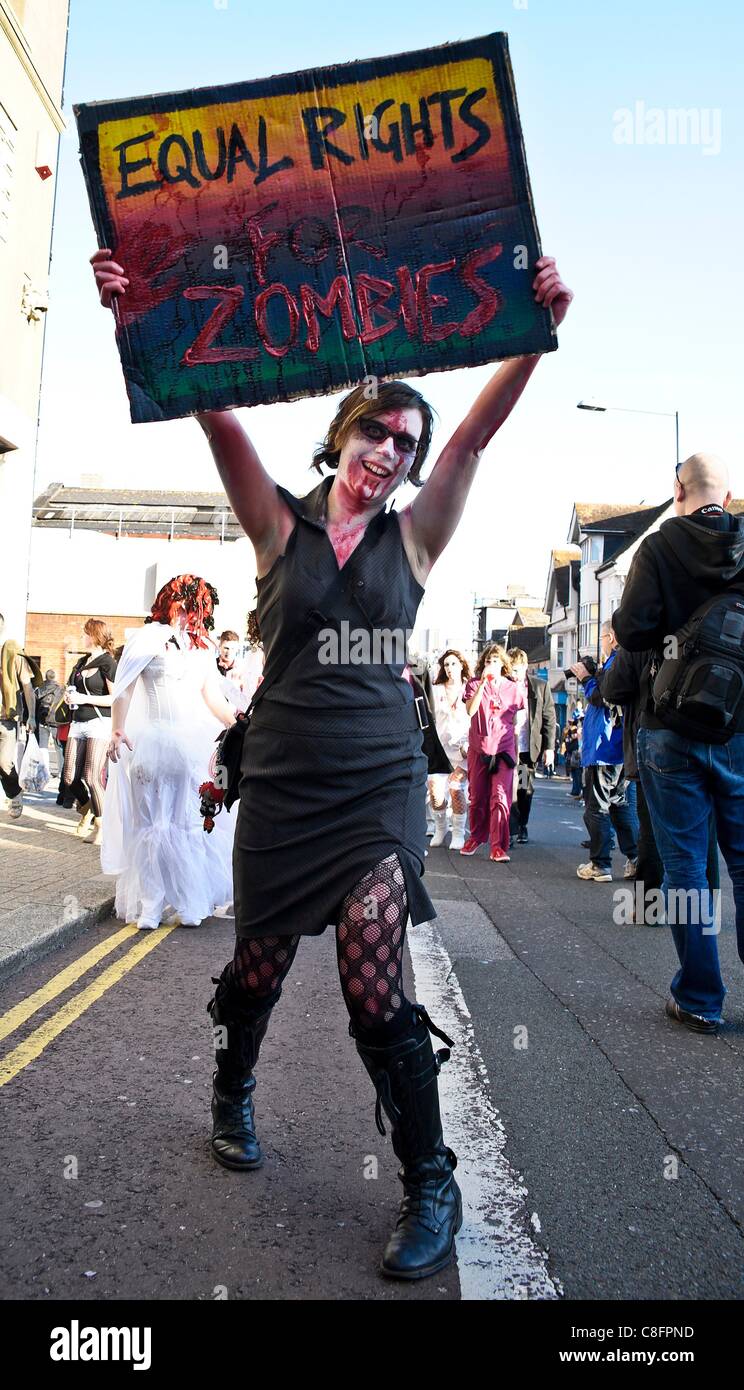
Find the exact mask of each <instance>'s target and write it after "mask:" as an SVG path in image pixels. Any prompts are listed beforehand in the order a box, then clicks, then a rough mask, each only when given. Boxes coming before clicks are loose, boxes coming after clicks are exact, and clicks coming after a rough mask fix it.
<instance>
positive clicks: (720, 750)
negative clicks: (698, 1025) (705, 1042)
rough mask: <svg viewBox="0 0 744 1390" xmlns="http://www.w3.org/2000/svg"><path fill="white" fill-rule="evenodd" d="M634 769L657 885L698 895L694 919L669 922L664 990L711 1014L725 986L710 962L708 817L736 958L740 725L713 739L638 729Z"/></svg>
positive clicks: (741, 888)
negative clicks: (728, 896)
mask: <svg viewBox="0 0 744 1390" xmlns="http://www.w3.org/2000/svg"><path fill="white" fill-rule="evenodd" d="M638 769H639V772H640V776H641V783H642V785H643V790H644V793H645V796H646V801H647V802H648V808H649V811H650V812H651V820H652V822H653V827H654V835H655V837H656V843H657V845H658V848H659V854H660V855H661V858H662V860H663V862H664V884H663V888H664V892H665V893H667V892H668V890H669V889H670V888H679V889H684V890H687V891H688V902H690V900H691V896H692V895H691V894H689V890H693V892H694V893H695V895H696V897H697V899H698V903H699V908H698V913H697V916H698V921H697V923H696V922H695V921H694V920H693V921H689V922H679V921H677V922H672V923H670V925H671V928H672V936H673V937H674V944H675V946H676V948H677V955H678V956H679V962H680V968H679V970H678V971H677V974H676V975H675V976H674V979H673V980H672V994H673V996H674V998H675V999H676V1000H677V1003H678V1004H679V1006H680V1008H682V1009H686V1010H687V1011H688V1012H689V1013H693V1014H699V1015H700V1016H701V1017H702V1018H707V1019H714V1020H717V1019H719V1018H720V1016H721V1007H722V1005H723V998H724V995H725V993H726V990H725V988H724V984H723V980H722V979H721V970H720V966H719V963H718V942H717V941H716V935H717V930H718V928H717V926H716V925H715V923H714V925H711V918H712V916H713V912H712V905H711V903H710V899H709V894H708V879H707V876H706V865H707V860H708V820H709V816H710V814H711V811H712V812H714V813H715V818H716V826H717V828H718V842H719V845H720V848H721V853H722V854H723V857H724V859H725V861H726V865H727V868H728V871H729V873H730V875H731V882H732V884H733V889H734V902H735V904H736V935H737V945H738V950H739V956H740V957H741V959H742V960H744V733H742V734H734V736H733V738H731V739H730V740H729V742H728V743H722V744H715V743H691V742H690V741H689V740H688V739H684V738H681V737H680V736H679V734H674V733H672V732H671V731H669V730H667V729H640V730H639V731H638ZM698 895H699V896H698ZM673 915H674V914H673Z"/></svg>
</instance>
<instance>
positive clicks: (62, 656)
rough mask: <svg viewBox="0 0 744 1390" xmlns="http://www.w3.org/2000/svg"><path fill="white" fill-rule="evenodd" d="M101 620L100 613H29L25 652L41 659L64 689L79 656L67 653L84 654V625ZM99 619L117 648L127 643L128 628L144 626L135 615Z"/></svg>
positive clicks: (43, 667) (42, 665) (141, 619)
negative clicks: (105, 625)
mask: <svg viewBox="0 0 744 1390" xmlns="http://www.w3.org/2000/svg"><path fill="white" fill-rule="evenodd" d="M98 616H99V614H97V613H29V614H28V617H27V620H26V645H25V650H26V651H27V652H28V654H29V656H36V657H38V658H39V662H40V665H41V669H42V671H46V670H47V669H48V668H49V667H52V669H53V670H55V671H56V672H57V680H58V681H59V682H60V684H61V685H64V683H65V680H66V679H67V677H68V676H69V674H70V671H71V670H72V667H73V666H74V664H75V662H76V660H77V656H68V655H67V651H68V649H70V650H72V651H74V652H82V651H83V642H82V628H83V624H84V623H87V621H88V619H89V618H97V617H98ZM100 616H101V617H102V618H103V619H104V621H105V622H107V623H108V625H109V627H110V628H111V630H112V632H113V634H114V646H115V647H119V646H121V644H122V643H123V642H124V635H125V631H126V629H127V628H132V627H141V626H142V624H143V622H144V618H143V616H142V614H141V613H135V614H133V616H132V617H129V618H127V617H124V618H121V617H119V618H107V617H106V616H105V614H100Z"/></svg>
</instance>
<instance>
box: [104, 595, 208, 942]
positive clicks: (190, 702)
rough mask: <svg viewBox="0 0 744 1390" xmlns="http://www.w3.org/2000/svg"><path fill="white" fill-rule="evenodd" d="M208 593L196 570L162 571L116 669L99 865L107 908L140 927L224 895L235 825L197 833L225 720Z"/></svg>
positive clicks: (204, 913) (196, 914)
mask: <svg viewBox="0 0 744 1390" xmlns="http://www.w3.org/2000/svg"><path fill="white" fill-rule="evenodd" d="M216 602H217V595H216V593H215V591H214V589H213V588H212V586H211V585H209V584H207V583H206V582H205V581H204V580H203V579H199V578H197V577H195V576H194V575H190V574H186V575H179V576H178V577H177V578H176V579H172V580H170V582H169V583H168V584H166V585H164V587H163V588H162V589H161V590H160V593H159V594H158V596H157V598H156V600H155V603H154V604H153V607H152V618H151V619H148V620H147V622H146V625H145V627H144V628H142V629H141V631H139V632H136V633H134V635H133V636H132V637H130V639H129V640H128V642H127V643H126V645H125V647H124V650H123V652H122V655H121V660H120V662H119V665H118V668H117V672H116V682H115V685H114V702H113V708H112V734H111V742H110V744H109V749H108V756H109V764H108V782H107V787H106V797H105V802H104V811H103V844H102V848H101V867H102V869H103V872H104V873H107V874H116V875H117V884H116V915H117V917H120V918H122V919H123V920H125V921H127V922H135V921H136V923H137V925H138V926H139V927H142V928H149V929H154V928H155V927H158V926H160V924H161V922H164V921H165V922H173V921H176V922H178V923H179V924H180V925H182V926H197V925H198V924H199V923H200V922H202V921H203V920H204V919H205V918H206V917H211V916H212V915H213V914H214V912H215V909H216V908H217V907H223V908H224V905H225V904H228V903H230V902H231V901H232V842H233V832H234V825H233V823H232V821H231V817H230V816H229V815H224V816H220V817H218V819H217V822H216V825H215V830H214V832H213V833H212V834H210V835H207V834H205V832H204V828H203V822H202V817H201V813H200V806H199V786H200V784H201V783H202V782H204V781H206V780H207V778H208V777H209V762H210V757H211V756H212V754H213V752H214V745H215V739H216V737H217V735H218V734H219V732H220V731H221V729H222V728H227V727H229V726H230V725H231V724H233V723H234V722H235V715H234V713H233V711H232V709H231V708H230V706H229V704H228V703H227V701H226V700H225V699H224V697H223V696H222V694H221V693H220V690H219V685H218V678H217V672H216V668H215V660H214V650H213V647H212V646H211V644H210V642H209V641H208V639H207V630H208V629H209V628H210V627H212V626H213V625H214V618H213V617H212V612H213V609H214V606H215V604H216Z"/></svg>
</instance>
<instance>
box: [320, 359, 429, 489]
mask: <svg viewBox="0 0 744 1390" xmlns="http://www.w3.org/2000/svg"><path fill="white" fill-rule="evenodd" d="M367 390H368V388H367V387H366V386H363V385H362V386H355V387H354V390H353V391H350V392H349V394H348V396H344V398H343V400H342V402H341V404H340V406H339V407H338V410H337V411H336V414H335V415H334V417H333V419H332V420H331V423H330V425H329V427H328V433H327V434H326V437H325V439H324V440H323V443H322V444H321V445H320V447H319V448H317V449H316V450H315V453H314V454H313V461H312V463H311V465H310V467H311V468H315V469H317V471H318V473H320V472H322V469H323V465H324V464H325V465H326V467H327V468H338V460H339V455H340V453H341V450H342V449H343V447H344V444H345V443H346V441H347V439H348V438H349V435H350V434H351V432H352V430H353V428H354V425H355V424H356V422H357V420H360V419H362V417H363V416H365V415H368V416H376V415H379V413H380V411H385V410H420V411H421V418H422V422H423V427H422V430H421V437H420V439H419V443H418V449H417V450H416V457H415V458H414V460H413V464H412V467H411V470H410V472H409V473H408V475H407V478H406V482H408V483H413V485H414V487H422V485H423V479H422V478H421V469H422V468H423V466H424V462H425V460H426V455H427V454H428V452H429V445H430V444H431V436H432V433H433V430H434V413H433V411H432V408H431V406H430V405H429V403H428V401H425V400H424V398H423V396H422V395H421V392H420V391H416V390H414V388H413V387H412V386H407V385H406V383H405V381H386V382H383V383H382V384H381V385H379V386H378V387H377V394H376V396H375V397H374V398H373V399H370V398H369V396H368V395H367Z"/></svg>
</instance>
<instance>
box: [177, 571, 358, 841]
mask: <svg viewBox="0 0 744 1390" xmlns="http://www.w3.org/2000/svg"><path fill="white" fill-rule="evenodd" d="M347 570H349V566H348V565H347V566H344V568H343V569H340V570H339V571H338V574H336V575H335V576H334V579H333V583H332V584H331V585H330V586H329V588H328V589H326V592H325V594H324V595H323V597H322V599H321V601H320V604H319V606H318V607H317V608H313V609H312V610H311V611H310V612H309V613H308V614H307V615H306V618H305V621H304V622H303V623H302V624H300V626H299V627H298V628H296V629H295V631H294V634H293V635H292V637H291V639H290V640H289V641H288V642H286V643H285V645H284V646H283V647H282V648H281V649H279V650H277V651H276V652H275V654H274V656H273V659H272V660H271V661H270V662H269V666H268V667H267V669H266V672H265V674H264V677H263V680H262V681H261V684H260V685H259V686H258V688H257V689H256V691H255V692H254V695H253V699H252V700H251V702H250V704H249V706H248V708H247V709H246V710H244V711H241V712H240V713H239V714H238V715H237V716H236V719H235V723H234V724H231V725H230V727H229V729H225V730H224V731H223V733H221V734H220V735H219V737H218V739H217V748H216V752H215V754H214V755H213V758H212V763H213V766H214V777H213V780H212V781H209V782H203V783H202V785H201V786H200V788H199V796H200V798H201V814H202V818H203V820H204V829H205V830H206V831H207V833H209V832H210V831H211V830H212V829H213V828H214V818H215V816H216V815H218V814H219V812H220V811H221V810H222V809H223V807H224V808H225V809H226V810H228V811H229V810H230V807H231V806H233V805H234V803H235V802H236V801H237V799H238V795H239V791H240V765H241V762H242V759H243V740H244V738H245V736H246V733H247V731H248V726H249V724H250V722H251V716H252V714H253V711H254V710H255V708H256V705H257V704H258V703H259V701H260V700H262V699H263V697H264V695H265V694H266V691H267V690H268V689H269V688H270V687H271V686H272V685H273V684H274V683H275V681H276V680H278V678H279V676H280V675H283V674H284V672H285V671H286V670H287V668H288V667H289V666H290V665H291V663H292V662H293V661H294V659H295V657H296V656H299V654H300V652H301V651H303V650H304V648H305V647H306V646H307V644H308V642H309V641H310V639H311V638H312V637H313V636H314V635H315V632H316V630H317V627H318V624H321V625H328V624H329V623H330V622H331V619H330V618H328V617H327V616H326V615H325V613H323V612H322V609H323V608H327V607H329V606H330V604H331V603H332V602H334V601H335V599H336V597H337V596H338V594H339V593H341V591H342V590H343V588H344V586H345V583H346V580H347V579H348V577H349V576H348V574H347ZM350 572H351V571H349V573H350ZM308 623H309V624H310V629H311V630H310V631H308Z"/></svg>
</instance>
